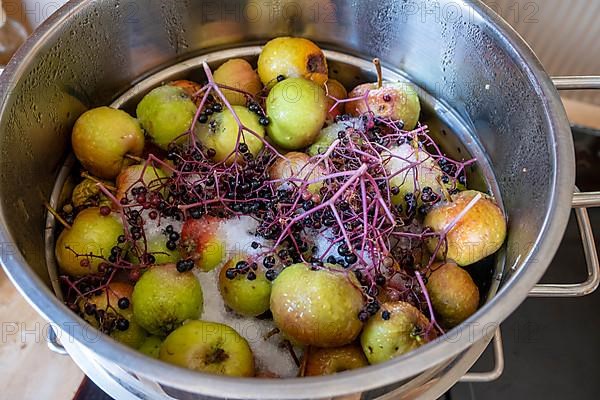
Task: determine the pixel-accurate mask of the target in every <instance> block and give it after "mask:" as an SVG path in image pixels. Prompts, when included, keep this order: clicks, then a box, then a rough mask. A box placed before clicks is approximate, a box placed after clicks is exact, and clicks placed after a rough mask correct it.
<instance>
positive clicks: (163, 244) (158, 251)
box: [127, 232, 181, 264]
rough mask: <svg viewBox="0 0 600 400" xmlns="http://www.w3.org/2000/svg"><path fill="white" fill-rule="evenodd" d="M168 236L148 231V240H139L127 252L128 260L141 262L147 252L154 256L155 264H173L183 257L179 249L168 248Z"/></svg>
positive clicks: (135, 262) (134, 262)
mask: <svg viewBox="0 0 600 400" xmlns="http://www.w3.org/2000/svg"><path fill="white" fill-rule="evenodd" d="M167 241H168V239H167V237H165V235H163V234H162V233H160V232H158V233H155V234H149V233H148V232H147V233H146V241H145V243H144V241H142V240H139V241H137V243H136V244H137V246H136V247H133V246H132V248H131V249H130V250H129V252H128V253H127V258H128V260H129V261H130V262H131V263H133V264H140V263H141V258H142V256H143V255H144V253H145V254H148V255H152V256H153V257H154V262H153V264H171V263H176V262H177V261H178V260H180V259H181V255H180V254H179V251H178V250H177V249H175V250H170V249H169V248H167Z"/></svg>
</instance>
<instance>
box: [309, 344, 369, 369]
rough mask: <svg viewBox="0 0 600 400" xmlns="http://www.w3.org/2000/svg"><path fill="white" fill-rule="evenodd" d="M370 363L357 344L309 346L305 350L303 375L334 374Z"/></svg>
mask: <svg viewBox="0 0 600 400" xmlns="http://www.w3.org/2000/svg"><path fill="white" fill-rule="evenodd" d="M367 365H369V362H368V361H367V358H366V357H365V354H364V353H363V351H362V348H361V347H360V346H359V345H357V344H355V343H352V344H349V345H346V346H342V347H332V348H319V347H308V348H307V349H306V350H305V352H304V368H303V376H320V375H332V374H336V373H338V372H343V371H349V370H351V369H357V368H362V367H366V366H367Z"/></svg>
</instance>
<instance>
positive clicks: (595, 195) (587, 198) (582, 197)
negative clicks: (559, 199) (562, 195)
mask: <svg viewBox="0 0 600 400" xmlns="http://www.w3.org/2000/svg"><path fill="white" fill-rule="evenodd" d="M586 207H600V192H588V193H580V192H576V193H573V208H586Z"/></svg>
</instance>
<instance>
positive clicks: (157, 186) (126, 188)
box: [116, 164, 168, 199]
mask: <svg viewBox="0 0 600 400" xmlns="http://www.w3.org/2000/svg"><path fill="white" fill-rule="evenodd" d="M167 179H168V176H167V174H166V173H165V172H164V171H163V170H162V169H161V168H158V167H154V166H152V165H144V164H136V165H131V166H129V167H127V168H124V169H123V170H122V171H121V173H120V174H119V176H117V180H116V183H117V195H116V197H117V199H121V198H122V197H124V196H125V195H126V194H129V193H130V192H131V190H132V189H134V188H138V187H142V186H143V187H145V188H146V189H148V191H149V192H150V191H154V190H160V192H161V193H162V194H163V196H166V193H167V190H166V188H165V187H164V185H165V184H166V180H167Z"/></svg>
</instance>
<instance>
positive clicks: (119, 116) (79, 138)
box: [71, 107, 144, 179]
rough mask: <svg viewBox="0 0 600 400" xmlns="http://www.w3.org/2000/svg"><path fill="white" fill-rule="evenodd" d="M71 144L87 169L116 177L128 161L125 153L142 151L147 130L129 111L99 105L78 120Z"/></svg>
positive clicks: (108, 177)
mask: <svg viewBox="0 0 600 400" xmlns="http://www.w3.org/2000/svg"><path fill="white" fill-rule="evenodd" d="M71 144H72V146H73V151H74V152H75V156H76V157H77V159H78V160H79V161H80V162H81V165H83V167H84V168H85V169H87V170H88V171H90V172H91V173H92V174H93V175H95V176H97V177H99V178H103V179H113V178H114V177H116V176H117V175H118V174H119V172H120V171H121V168H123V166H125V165H127V164H128V160H127V159H126V158H125V155H127V154H130V155H134V156H139V155H141V154H142V151H143V150H144V132H143V131H142V128H141V127H140V124H139V123H138V121H137V120H136V119H135V118H133V117H132V116H131V115H129V114H127V113H126V112H125V111H121V110H117V109H114V108H110V107H98V108H93V109H91V110H89V111H86V112H85V113H83V114H82V115H81V116H80V117H79V118H78V119H77V121H76V122H75V125H74V126H73V132H72V134H71Z"/></svg>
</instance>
